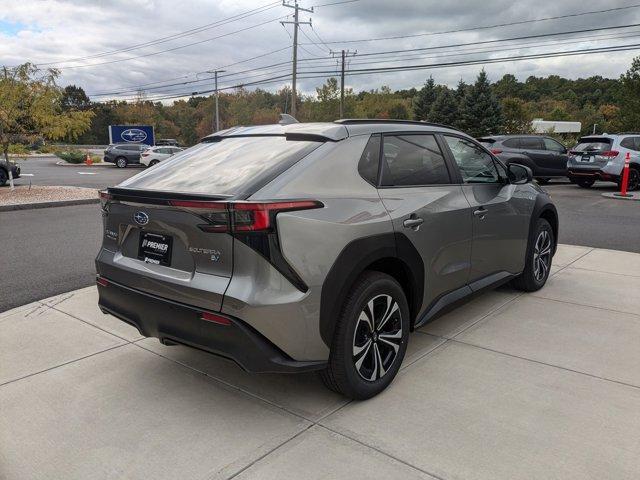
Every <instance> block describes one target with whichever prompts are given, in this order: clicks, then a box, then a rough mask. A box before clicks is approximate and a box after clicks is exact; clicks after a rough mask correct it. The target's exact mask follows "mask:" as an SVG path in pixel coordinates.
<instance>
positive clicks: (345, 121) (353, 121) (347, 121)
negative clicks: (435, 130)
mask: <svg viewBox="0 0 640 480" xmlns="http://www.w3.org/2000/svg"><path fill="white" fill-rule="evenodd" d="M333 123H339V124H341V125H364V124H367V123H406V124H408V125H424V126H427V127H441V128H449V129H451V130H456V131H458V132H462V130H460V129H459V128H455V127H452V126H450V125H442V124H441V123H432V122H423V121H421V120H396V119H389V118H341V119H340V120H334V121H333Z"/></svg>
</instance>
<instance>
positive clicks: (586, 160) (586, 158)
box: [580, 155, 593, 163]
mask: <svg viewBox="0 0 640 480" xmlns="http://www.w3.org/2000/svg"><path fill="white" fill-rule="evenodd" d="M580 160H581V161H583V162H589V163H591V162H593V157H592V156H591V155H585V156H583V157H582V158H581V159H580Z"/></svg>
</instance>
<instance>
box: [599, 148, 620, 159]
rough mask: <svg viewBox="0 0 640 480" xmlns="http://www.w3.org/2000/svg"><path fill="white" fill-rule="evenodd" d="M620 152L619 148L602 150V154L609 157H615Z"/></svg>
mask: <svg viewBox="0 0 640 480" xmlns="http://www.w3.org/2000/svg"><path fill="white" fill-rule="evenodd" d="M619 153H620V152H618V151H617V150H609V151H608V152H602V153H601V154H600V155H601V156H603V157H607V158H614V157H617V156H618V154H619Z"/></svg>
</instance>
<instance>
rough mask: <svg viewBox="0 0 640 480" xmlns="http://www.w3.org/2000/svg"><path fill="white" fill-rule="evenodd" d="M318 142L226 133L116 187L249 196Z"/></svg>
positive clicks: (311, 149)
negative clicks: (223, 137) (229, 135)
mask: <svg viewBox="0 0 640 480" xmlns="http://www.w3.org/2000/svg"><path fill="white" fill-rule="evenodd" d="M320 145H322V143H321V142H310V141H300V140H287V139H285V137H282V136H272V137H235V138H234V137H228V138H225V139H223V140H220V141H217V142H212V143H200V144H198V145H196V146H194V147H192V148H189V149H187V150H184V151H183V152H179V153H177V154H176V155H174V156H173V157H171V159H169V160H165V161H164V162H162V163H161V164H160V165H158V166H157V167H156V168H154V169H151V170H145V171H144V172H142V173H140V174H138V175H135V176H134V177H131V178H130V179H128V180H125V181H124V182H122V183H121V184H120V185H119V186H121V187H125V188H133V189H144V190H158V191H170V192H184V193H196V194H205V195H216V194H217V195H240V194H249V193H253V192H254V191H255V190H257V189H258V188H260V187H261V186H263V185H265V184H266V183H268V182H269V181H271V180H273V179H274V178H275V177H277V176H278V175H280V174H281V173H282V172H284V171H285V170H286V169H287V168H289V167H291V166H292V165H293V164H295V163H296V162H298V161H299V160H300V159H302V158H303V157H305V156H306V155H308V154H309V153H311V152H312V151H313V150H315V149H316V148H318V147H319V146H320Z"/></svg>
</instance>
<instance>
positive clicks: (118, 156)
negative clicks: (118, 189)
mask: <svg viewBox="0 0 640 480" xmlns="http://www.w3.org/2000/svg"><path fill="white" fill-rule="evenodd" d="M147 148H149V145H145V144H143V143H114V144H111V145H109V146H108V147H107V149H106V150H105V151H104V158H103V160H104V161H105V162H109V163H115V164H116V166H117V167H118V168H125V167H126V166H127V165H129V164H139V163H140V154H141V153H142V152H143V151H144V150H146V149H147Z"/></svg>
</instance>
